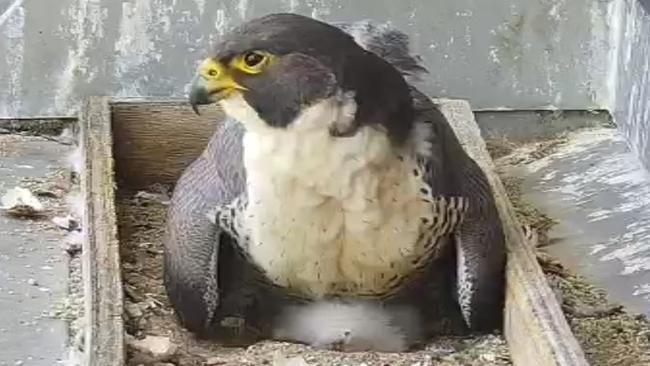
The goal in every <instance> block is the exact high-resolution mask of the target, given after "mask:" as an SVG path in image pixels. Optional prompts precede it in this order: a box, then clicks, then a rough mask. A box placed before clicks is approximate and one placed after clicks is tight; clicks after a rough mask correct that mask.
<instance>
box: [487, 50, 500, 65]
mask: <svg viewBox="0 0 650 366" xmlns="http://www.w3.org/2000/svg"><path fill="white" fill-rule="evenodd" d="M488 54H489V55H490V61H492V63H493V64H499V63H501V60H500V59H499V49H498V48H497V47H496V46H490V49H489V51H488Z"/></svg>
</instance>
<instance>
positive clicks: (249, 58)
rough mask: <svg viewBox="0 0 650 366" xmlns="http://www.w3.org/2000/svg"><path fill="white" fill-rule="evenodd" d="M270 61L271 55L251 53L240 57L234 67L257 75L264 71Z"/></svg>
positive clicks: (260, 52)
mask: <svg viewBox="0 0 650 366" xmlns="http://www.w3.org/2000/svg"><path fill="white" fill-rule="evenodd" d="M269 59H270V55H269V54H268V53H266V52H263V51H249V52H246V53H244V54H243V55H241V56H239V57H238V58H237V59H236V60H235V62H234V65H233V66H235V67H236V68H238V69H239V70H241V71H243V72H245V73H247V74H257V73H259V72H261V71H262V69H263V68H264V67H265V66H266V64H267V63H268V61H269Z"/></svg>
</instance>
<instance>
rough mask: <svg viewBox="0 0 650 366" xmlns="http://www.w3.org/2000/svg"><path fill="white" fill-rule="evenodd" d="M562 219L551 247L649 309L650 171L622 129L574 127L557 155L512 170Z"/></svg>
mask: <svg viewBox="0 0 650 366" xmlns="http://www.w3.org/2000/svg"><path fill="white" fill-rule="evenodd" d="M507 173H508V174H509V175H512V176H516V177H520V178H522V179H523V182H522V191H523V193H524V199H525V200H527V201H528V202H530V203H531V204H532V205H533V206H535V207H537V208H538V209H540V210H541V211H542V212H544V213H546V214H547V215H549V216H550V217H552V218H554V219H556V220H557V221H558V222H559V223H558V224H557V225H556V226H555V227H554V229H553V230H552V231H551V232H550V235H549V237H550V239H551V241H552V245H551V246H550V247H548V251H549V252H550V253H551V254H553V255H555V256H556V257H558V258H560V260H561V262H563V263H564V264H566V265H568V266H569V267H570V268H573V269H574V270H576V271H577V272H578V273H580V274H583V275H585V276H587V278H588V279H589V280H590V281H591V282H592V283H594V284H595V285H597V286H599V287H602V288H604V289H606V290H607V292H608V294H609V295H610V297H611V298H612V299H613V300H615V301H618V302H621V303H623V304H625V305H627V306H628V307H629V308H630V309H631V310H633V311H636V312H638V313H644V314H646V315H650V173H648V171H647V170H645V169H644V167H643V166H642V164H641V162H640V161H639V159H638V158H637V157H636V156H635V154H634V153H632V152H631V151H630V149H629V147H628V145H627V143H626V141H625V138H624V136H623V135H622V134H621V133H620V132H619V131H617V130H616V129H612V128H610V129H607V128H599V129H588V130H581V131H577V132H573V133H571V134H569V136H568V142H567V143H566V144H564V145H563V146H562V147H560V148H558V150H557V151H555V152H554V153H552V154H551V155H549V156H547V157H545V158H543V159H540V160H536V161H533V162H529V163H519V164H517V166H516V167H515V168H511V169H509V170H507Z"/></svg>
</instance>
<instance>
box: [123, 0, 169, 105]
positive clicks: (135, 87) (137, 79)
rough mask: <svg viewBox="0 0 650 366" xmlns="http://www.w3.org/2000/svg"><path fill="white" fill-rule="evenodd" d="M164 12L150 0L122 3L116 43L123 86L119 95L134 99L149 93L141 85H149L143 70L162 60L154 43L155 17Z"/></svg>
mask: <svg viewBox="0 0 650 366" xmlns="http://www.w3.org/2000/svg"><path fill="white" fill-rule="evenodd" d="M157 5H159V4H157ZM163 10H164V9H159V8H157V7H156V8H154V7H153V6H152V4H151V0H137V1H134V2H124V3H122V19H121V20H120V28H119V33H120V36H119V38H118V40H117V42H115V53H116V57H115V63H116V77H117V78H118V79H121V80H125V79H129V82H126V83H122V85H121V88H120V90H119V91H118V92H117V95H118V96H120V97H134V96H140V95H142V94H146V91H144V90H142V89H143V88H141V84H142V83H144V82H146V81H147V80H146V76H144V75H142V74H143V73H142V72H141V69H142V67H143V66H145V65H146V64H147V63H149V62H152V61H159V60H160V59H161V58H162V55H161V54H160V51H159V50H157V49H156V47H155V44H154V42H153V40H152V36H153V35H152V34H151V32H152V28H151V27H152V24H153V23H154V20H156V19H157V17H156V15H157V14H159V13H160V12H161V11H163Z"/></svg>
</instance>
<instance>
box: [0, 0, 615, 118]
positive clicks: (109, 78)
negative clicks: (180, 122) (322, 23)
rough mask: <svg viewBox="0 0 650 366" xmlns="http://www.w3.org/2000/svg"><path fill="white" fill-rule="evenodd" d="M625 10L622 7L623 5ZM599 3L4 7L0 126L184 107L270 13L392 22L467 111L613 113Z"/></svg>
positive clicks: (603, 9) (283, 0)
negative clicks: (82, 101)
mask: <svg viewBox="0 0 650 366" xmlns="http://www.w3.org/2000/svg"><path fill="white" fill-rule="evenodd" d="M620 1H623V0H620ZM608 3H611V1H602V0H504V1H484V0H455V1H432V0H405V1H401V2H399V1H394V0H258V1H248V0H222V1H206V0H123V1H117V0H58V1H52V0H29V1H24V2H23V1H21V0H0V14H4V16H3V15H0V86H1V87H0V117H1V116H12V117H15V116H35V115H72V114H74V113H75V112H76V108H77V105H78V102H79V98H80V97H81V96H84V95H88V94H107V95H117V96H142V95H147V96H183V95H184V93H185V86H186V84H187V82H188V80H189V78H190V75H191V74H192V72H193V69H194V64H195V61H196V60H197V59H198V58H199V57H201V56H202V55H203V53H204V50H206V48H207V47H208V45H209V44H210V42H211V41H212V40H213V39H214V37H216V36H218V35H219V34H220V33H222V32H224V31H225V30H226V29H228V28H229V27H231V26H233V25H235V24H237V23H239V22H241V21H242V19H248V18H251V17H254V16H259V15H262V14H265V13H268V12H278V11H293V12H298V13H302V14H308V15H312V16H315V17H319V18H322V19H325V20H348V21H349V20H359V19H365V18H370V19H375V20H378V21H391V22H392V23H393V24H394V25H396V26H398V27H399V28H401V29H403V30H405V31H407V32H408V33H409V34H410V35H411V36H412V39H413V44H414V48H415V49H416V51H417V52H418V53H419V54H421V55H422V56H423V58H424V59H425V60H426V63H427V65H428V67H429V69H430V71H431V76H430V79H429V80H428V81H427V83H426V86H425V89H426V91H427V92H428V93H430V94H432V95H435V96H451V97H462V98H467V99H469V100H470V101H471V103H472V105H473V107H475V108H501V107H506V108H514V109H529V108H541V107H544V106H549V105H553V106H555V107H557V108H561V109H589V108H603V107H607V106H609V104H610V99H611V95H610V94H609V92H608V91H609V89H608V86H609V84H608V83H610V82H611V80H609V78H608V75H609V72H610V70H611V69H612V64H611V62H613V61H615V57H612V56H611V52H610V43H611V39H610V36H609V35H610V34H611V32H610V29H609V25H608V19H609V18H610V16H611V14H610V12H611V10H612V7H611V6H608Z"/></svg>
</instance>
